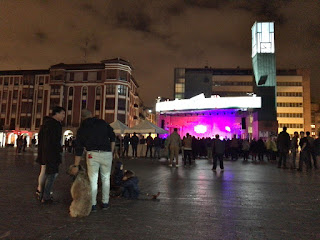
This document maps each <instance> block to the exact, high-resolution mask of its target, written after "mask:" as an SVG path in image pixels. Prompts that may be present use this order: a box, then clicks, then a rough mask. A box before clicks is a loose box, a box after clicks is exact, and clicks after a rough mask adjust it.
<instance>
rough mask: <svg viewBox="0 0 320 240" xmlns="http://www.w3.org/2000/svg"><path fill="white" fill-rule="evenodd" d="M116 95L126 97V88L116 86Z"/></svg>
mask: <svg viewBox="0 0 320 240" xmlns="http://www.w3.org/2000/svg"><path fill="white" fill-rule="evenodd" d="M118 94H119V95H121V96H126V95H127V86H124V85H118Z"/></svg>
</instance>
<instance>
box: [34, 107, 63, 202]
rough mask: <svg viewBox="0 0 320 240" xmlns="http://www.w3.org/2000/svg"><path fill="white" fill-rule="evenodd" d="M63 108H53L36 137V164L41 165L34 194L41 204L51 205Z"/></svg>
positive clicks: (58, 156) (59, 146) (59, 154)
mask: <svg viewBox="0 0 320 240" xmlns="http://www.w3.org/2000/svg"><path fill="white" fill-rule="evenodd" d="M65 113H66V111H65V109H64V108H63V107H59V106H57V107H54V108H53V109H52V116H51V117H45V118H44V119H43V125H42V126H41V127H40V131H39V135H38V157H37V159H36V162H37V163H39V164H40V165H41V169H40V174H39V177H38V187H37V191H36V194H37V195H38V198H39V200H40V201H41V202H42V203H51V202H52V198H51V191H52V187H53V184H54V181H55V179H56V177H57V176H58V172H59V165H60V164H61V152H62V146H61V137H62V125H61V122H62V121H63V120H64V118H65Z"/></svg>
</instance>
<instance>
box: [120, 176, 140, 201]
mask: <svg viewBox="0 0 320 240" xmlns="http://www.w3.org/2000/svg"><path fill="white" fill-rule="evenodd" d="M138 182H139V179H138V177H136V176H135V173H134V172H133V171H130V170H126V171H125V173H124V176H123V178H122V184H121V188H122V197H124V198H127V199H138V197H139V194H140V190H139V186H138Z"/></svg>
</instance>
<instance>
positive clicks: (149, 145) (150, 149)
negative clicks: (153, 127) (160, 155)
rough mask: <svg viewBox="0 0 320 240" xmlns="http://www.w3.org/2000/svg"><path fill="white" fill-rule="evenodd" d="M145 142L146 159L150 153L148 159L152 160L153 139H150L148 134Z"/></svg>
mask: <svg viewBox="0 0 320 240" xmlns="http://www.w3.org/2000/svg"><path fill="white" fill-rule="evenodd" d="M146 142H147V151H146V157H147V156H148V151H150V158H152V147H153V138H152V137H151V133H149V136H148V137H147V138H146Z"/></svg>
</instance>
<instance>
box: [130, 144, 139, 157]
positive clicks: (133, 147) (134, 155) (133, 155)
mask: <svg viewBox="0 0 320 240" xmlns="http://www.w3.org/2000/svg"><path fill="white" fill-rule="evenodd" d="M131 146H132V157H137V148H138V145H131Z"/></svg>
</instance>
